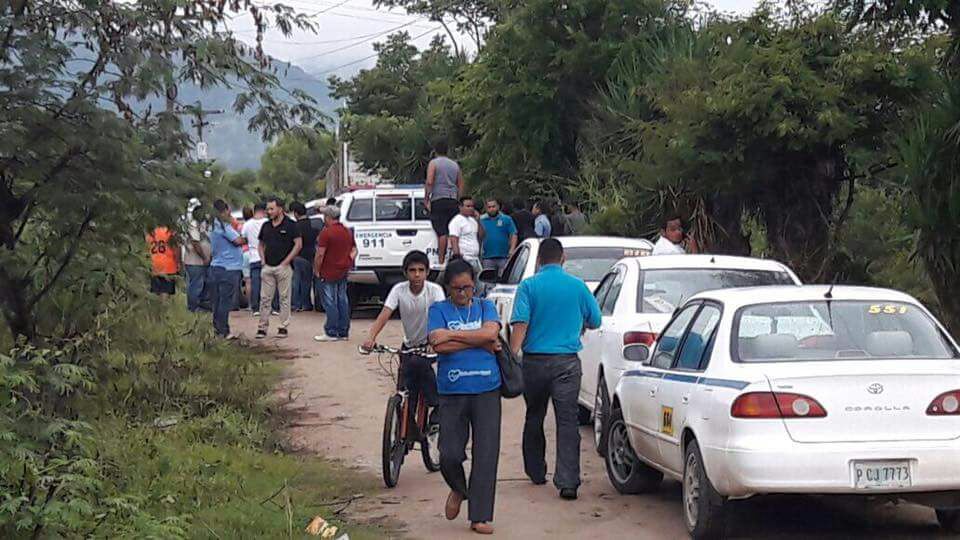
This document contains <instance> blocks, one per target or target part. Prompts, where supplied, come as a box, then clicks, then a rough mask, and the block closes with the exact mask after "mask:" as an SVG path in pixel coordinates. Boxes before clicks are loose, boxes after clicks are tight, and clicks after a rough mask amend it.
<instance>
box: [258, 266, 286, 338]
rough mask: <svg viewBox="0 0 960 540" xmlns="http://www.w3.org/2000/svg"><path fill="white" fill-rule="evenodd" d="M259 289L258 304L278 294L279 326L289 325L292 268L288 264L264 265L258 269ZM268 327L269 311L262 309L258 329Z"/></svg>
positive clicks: (263, 329) (265, 329) (262, 329)
mask: <svg viewBox="0 0 960 540" xmlns="http://www.w3.org/2000/svg"><path fill="white" fill-rule="evenodd" d="M260 278H261V289H260V304H261V305H263V304H265V303H266V302H267V301H268V300H270V298H271V297H275V295H276V294H277V293H278V292H279V294H280V328H286V327H287V326H289V325H290V292H291V290H292V287H291V285H292V282H293V268H291V267H290V265H286V264H284V265H281V266H264V267H263V268H262V269H261V271H260ZM269 327H270V312H269V311H267V310H266V309H264V310H263V311H261V312H260V323H259V325H258V327H257V329H258V330H261V331H263V332H266V331H267V328H269Z"/></svg>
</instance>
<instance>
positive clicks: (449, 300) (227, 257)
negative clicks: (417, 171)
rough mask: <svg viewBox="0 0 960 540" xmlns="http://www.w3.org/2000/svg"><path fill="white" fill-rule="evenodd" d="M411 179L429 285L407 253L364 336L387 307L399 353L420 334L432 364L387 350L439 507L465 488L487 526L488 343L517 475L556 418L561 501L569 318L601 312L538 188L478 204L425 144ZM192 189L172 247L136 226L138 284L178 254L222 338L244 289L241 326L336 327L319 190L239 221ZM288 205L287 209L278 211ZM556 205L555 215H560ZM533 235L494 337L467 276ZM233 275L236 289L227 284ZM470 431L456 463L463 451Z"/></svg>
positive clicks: (338, 262) (534, 470)
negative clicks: (422, 423)
mask: <svg viewBox="0 0 960 540" xmlns="http://www.w3.org/2000/svg"><path fill="white" fill-rule="evenodd" d="M435 153H436V157H435V158H434V159H433V160H432V161H431V162H430V164H429V167H428V173H427V181H426V189H425V191H426V201H427V202H426V204H427V208H428V209H429V211H430V219H431V223H432V226H433V228H434V230H435V232H436V234H437V237H438V244H439V251H438V255H439V257H438V258H439V262H440V263H441V264H442V265H445V270H444V272H443V279H442V281H443V285H444V287H445V290H444V287H441V286H440V285H439V284H436V283H432V282H430V281H428V280H427V276H428V275H429V273H430V270H431V265H430V260H429V258H428V257H427V255H426V254H425V253H423V252H421V251H411V252H410V253H408V254H407V255H406V257H405V258H404V260H403V273H404V276H405V277H406V281H403V282H401V283H398V284H397V285H395V286H394V287H393V288H392V289H391V291H390V293H389V294H388V295H387V296H386V298H385V299H384V302H383V308H382V310H381V312H380V314H379V316H378V317H377V319H376V320H375V321H374V322H373V324H372V326H371V328H370V331H369V334H368V335H367V337H366V339H365V341H364V343H363V345H362V346H363V347H365V348H367V349H372V348H373V347H374V346H375V345H376V340H377V337H378V336H379V334H380V332H381V331H382V330H383V328H384V327H385V326H386V324H387V322H388V321H389V320H390V318H391V317H392V316H393V314H394V313H395V312H397V311H399V313H400V318H401V324H402V326H403V331H404V348H405V350H407V351H409V350H420V349H421V348H423V347H426V346H429V347H431V348H432V349H433V350H434V351H435V352H436V353H437V354H438V360H437V368H436V369H437V371H436V373H435V372H434V368H433V367H432V365H431V362H430V361H429V360H427V359H426V358H425V357H424V356H422V355H420V354H418V353H410V352H407V353H402V354H401V368H400V371H401V379H402V380H403V381H404V384H405V385H406V387H407V389H408V390H409V391H410V392H411V397H412V399H417V396H418V395H419V393H421V392H422V393H423V396H424V401H425V403H426V404H427V406H428V407H430V408H431V414H430V420H429V421H430V422H431V423H433V424H435V425H439V429H440V442H439V447H440V469H441V472H442V475H443V478H444V480H445V481H446V483H447V484H448V486H449V487H450V493H449V495H448V497H447V500H446V504H445V515H446V517H447V518H448V519H451V520H452V519H455V518H456V517H457V516H458V515H459V513H460V508H461V506H462V503H463V502H464V501H468V506H469V510H468V517H469V521H470V524H471V525H470V527H471V529H472V530H473V531H475V532H477V533H480V534H490V533H492V532H493V527H492V525H491V522H492V521H493V513H494V501H495V497H496V477H497V468H498V462H499V456H500V417H501V393H500V387H501V383H502V381H501V372H500V369H499V363H498V360H497V355H498V354H502V353H503V351H504V347H505V346H506V347H508V348H509V351H510V352H512V353H513V354H520V353H522V354H523V363H522V372H523V380H524V391H523V397H524V401H525V403H526V420H525V422H524V426H523V438H522V448H523V466H524V471H525V472H526V474H527V476H528V477H529V479H530V481H531V482H532V483H534V484H536V485H542V484H545V483H546V478H547V464H546V458H545V456H546V438H545V435H544V429H543V425H544V420H545V417H546V412H547V404H548V403H550V402H552V403H553V408H554V414H555V417H556V425H557V430H556V438H557V440H556V447H557V452H556V460H557V463H556V466H555V472H554V475H553V483H554V486H555V487H556V489H557V490H558V492H559V495H560V497H562V498H564V499H576V498H577V491H578V488H579V486H580V482H581V478H580V433H579V430H578V418H577V416H578V415H577V393H578V390H579V388H580V379H581V376H582V372H581V365H580V359H579V357H578V353H579V351H580V350H581V348H582V345H581V341H580V337H581V334H582V332H583V329H584V328H597V327H598V326H599V325H600V309H599V306H598V305H597V301H596V299H595V298H594V296H593V294H592V293H591V291H590V290H589V288H588V287H587V286H586V284H585V283H584V282H583V281H582V280H580V279H579V278H577V277H575V276H573V275H571V274H568V273H567V272H566V271H565V270H564V269H563V263H564V253H563V246H562V244H561V242H560V241H558V240H557V239H555V238H552V237H553V236H558V235H565V234H582V233H583V232H584V230H585V228H586V226H587V220H586V217H585V216H584V215H583V214H582V213H581V212H580V210H579V209H578V208H576V206H575V205H567V209H566V210H567V211H566V212H563V213H560V215H558V214H557V213H554V212H553V211H552V208H551V207H550V205H549V204H548V203H547V202H545V201H534V202H532V203H531V204H527V203H526V202H525V201H523V200H518V201H514V202H513V204H512V205H511V208H510V211H509V213H507V212H505V211H504V210H505V209H504V208H503V205H502V204H501V202H500V201H499V200H498V199H496V198H489V199H487V200H485V201H484V205H483V213H482V214H481V212H480V211H479V209H478V208H476V206H475V201H474V199H473V198H472V197H470V196H469V195H466V194H464V192H463V189H464V185H463V174H462V172H461V170H460V167H459V165H458V164H457V163H456V162H455V161H454V160H452V159H450V158H448V157H447V156H446V144H445V143H443V142H442V141H441V142H439V143H437V144H436V148H435ZM201 208H202V205H201V203H200V201H197V200H192V201H191V202H190V206H189V208H188V210H189V211H188V220H187V227H186V230H187V235H186V238H185V241H184V242H182V246H181V247H182V255H181V254H179V253H178V250H177V249H175V248H174V245H175V242H174V240H173V238H174V236H173V233H172V232H171V230H170V229H168V228H166V227H157V228H156V229H154V230H152V231H150V233H149V234H148V235H147V242H148V246H149V250H150V255H151V262H152V268H153V278H152V280H151V290H152V291H153V292H155V293H156V294H159V295H161V296H169V295H172V294H174V293H175V283H176V281H175V279H174V277H175V275H176V274H178V273H179V271H180V264H181V263H182V264H183V270H184V271H185V273H186V277H187V307H188V309H189V310H190V311H210V312H211V313H212V318H213V326H214V330H215V333H216V334H217V335H218V336H222V337H225V338H228V339H232V338H234V337H236V336H235V334H233V333H232V332H231V331H230V325H229V315H230V312H231V311H233V310H236V309H238V308H239V306H240V302H239V298H238V295H239V292H240V291H241V290H244V291H246V295H247V296H248V302H247V304H248V306H249V310H250V311H251V312H252V314H253V315H254V316H255V317H258V319H259V320H258V327H257V332H256V338H258V339H259V338H264V337H266V336H267V335H268V332H269V329H270V318H271V316H277V317H278V321H277V325H278V328H277V334H276V335H277V337H286V336H287V335H288V327H289V325H290V320H291V312H292V311H309V310H313V309H320V308H321V307H322V309H323V310H324V311H325V312H326V323H325V325H324V327H323V333H321V334H318V335H317V336H315V337H314V339H315V340H316V341H318V342H331V341H341V340H346V339H348V337H349V332H350V314H351V306H350V303H349V300H348V295H347V275H348V273H349V271H350V270H351V268H353V266H354V262H355V259H356V256H357V247H356V244H355V243H354V239H353V235H352V233H351V232H350V231H349V230H347V228H346V227H344V225H343V224H342V223H340V221H339V218H340V210H339V208H338V207H337V206H336V205H335V201H334V200H328V201H327V204H326V205H325V206H324V207H322V208H321V210H320V213H321V214H322V215H323V220H322V222H321V221H320V220H317V219H310V218H309V217H308V215H307V210H306V207H305V206H304V205H303V204H302V203H299V202H293V203H291V204H290V205H289V207H285V206H284V202H283V201H282V200H280V199H278V198H276V197H272V198H269V199H267V200H266V201H264V202H262V203H257V204H255V205H253V207H252V208H245V209H244V211H243V217H244V222H243V223H242V225H241V224H240V223H238V222H237V220H234V219H233V218H232V216H231V211H230V207H229V205H228V204H227V203H226V202H225V201H223V200H216V201H214V202H213V210H214V214H213V217H212V218H210V219H203V218H202V217H201V216H202V215H203V213H202V212H201V211H200V210H201ZM290 213H292V216H293V217H292V218H291V217H290V215H289V214H290ZM561 215H562V217H560V216H561ZM534 237H538V238H543V241H542V242H541V244H540V248H539V250H538V261H537V266H538V271H537V273H536V274H535V275H534V276H532V277H530V278H527V279H525V280H523V281H522V282H521V283H520V285H519V286H518V288H517V291H516V296H515V300H514V305H513V312H512V316H511V326H512V332H511V333H510V342H509V344H507V343H504V342H502V341H501V339H500V337H499V336H500V330H501V321H500V318H499V315H498V313H497V310H496V308H495V306H494V304H493V303H492V302H491V301H489V300H486V299H485V298H482V295H481V294H478V293H480V292H482V289H480V288H479V287H478V277H479V274H480V272H481V271H483V270H493V271H496V272H497V273H502V271H503V269H504V267H505V266H506V262H507V260H508V259H509V257H510V255H511V254H512V253H513V251H514V250H515V249H516V248H517V246H518V244H519V243H520V242H522V241H524V240H525V239H527V238H534ZM684 246H687V249H695V246H693V245H691V243H690V239H689V238H688V237H687V235H686V234H685V232H684V227H683V221H682V220H681V218H680V217H679V216H668V217H666V218H665V219H664V220H663V222H662V225H661V231H660V239H659V240H658V241H657V243H656V245H655V248H654V253H655V254H677V253H684V252H686V249H685V247H684ZM241 283H243V285H244V286H243V287H241ZM471 439H472V441H473V443H472V444H473V446H472V450H471V461H472V464H471V470H470V476H469V478H467V477H466V473H465V471H464V467H463V463H464V461H465V460H466V459H467V453H466V445H467V443H468V441H469V440H471Z"/></svg>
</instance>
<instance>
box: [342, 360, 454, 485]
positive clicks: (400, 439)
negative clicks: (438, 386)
mask: <svg viewBox="0 0 960 540" xmlns="http://www.w3.org/2000/svg"><path fill="white" fill-rule="evenodd" d="M359 351H360V354H362V355H364V356H366V355H369V354H371V353H376V354H378V355H382V354H388V355H390V356H391V357H392V360H391V362H390V365H389V366H385V365H384V364H383V362H382V360H379V359H378V361H379V362H380V366H381V367H382V368H383V370H384V371H385V372H387V373H388V374H389V375H390V377H391V378H392V379H393V381H394V383H395V384H396V393H395V394H394V395H392V396H390V398H389V399H388V400H387V412H386V415H385V418H384V421H383V448H382V454H381V457H382V460H383V482H384V484H386V486H387V487H388V488H392V487H395V486H396V485H397V481H398V480H399V478H400V467H401V466H402V465H403V460H404V458H405V457H406V455H407V454H408V453H409V452H410V451H411V450H413V449H414V447H415V446H416V445H417V444H419V445H420V454H421V457H422V458H423V465H424V467H426V468H427V471H429V472H437V471H439V470H440V427H439V426H437V425H429V426H428V425H427V420H428V419H427V406H426V403H425V402H424V400H423V392H422V391H421V392H420V394H419V396H418V399H417V403H416V406H415V407H413V408H411V407H410V399H409V397H410V392H409V390H407V388H406V386H405V385H404V382H403V380H401V377H400V376H399V373H400V371H399V367H400V355H401V354H415V355H420V356H423V357H425V358H429V359H433V358H436V357H437V355H436V353H430V352H427V347H426V346H424V347H415V348H409V349H407V348H402V349H395V348H393V347H387V346H385V345H377V346H375V347H374V348H372V349H370V350H367V349H364V348H363V346H360V347H359ZM411 421H412V422H415V423H416V429H415V430H414V429H411V425H410V423H411Z"/></svg>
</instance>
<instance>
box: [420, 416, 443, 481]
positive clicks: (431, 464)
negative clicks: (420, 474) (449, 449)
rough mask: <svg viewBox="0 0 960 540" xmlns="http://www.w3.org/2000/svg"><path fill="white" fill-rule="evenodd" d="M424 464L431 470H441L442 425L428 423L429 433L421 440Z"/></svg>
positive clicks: (421, 453)
mask: <svg viewBox="0 0 960 540" xmlns="http://www.w3.org/2000/svg"><path fill="white" fill-rule="evenodd" d="M420 455H421V457H423V466H424V467H426V468H427V470H428V471H430V472H437V471H439V470H440V425H439V424H427V435H426V437H424V438H423V439H422V440H421V441H420Z"/></svg>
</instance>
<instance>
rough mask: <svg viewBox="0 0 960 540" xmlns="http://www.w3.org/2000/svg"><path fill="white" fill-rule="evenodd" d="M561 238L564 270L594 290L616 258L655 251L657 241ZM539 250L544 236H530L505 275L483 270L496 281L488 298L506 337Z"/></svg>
mask: <svg viewBox="0 0 960 540" xmlns="http://www.w3.org/2000/svg"><path fill="white" fill-rule="evenodd" d="M557 240H559V241H560V243H561V244H563V253H564V256H565V257H566V262H565V263H563V268H564V270H566V271H567V272H570V273H571V274H573V275H574V276H577V277H578V278H580V279H582V280H583V281H585V282H586V283H587V286H588V287H590V290H591V291H592V290H594V289H596V287H597V284H598V283H600V278H602V277H603V275H604V274H606V273H607V270H609V269H610V267H611V266H613V264H614V263H615V262H617V261H619V260H620V259H622V258H624V257H636V256H640V255H649V254H650V252H651V251H653V244H652V243H651V242H650V241H649V240H644V239H640V238H620V237H616V236H560V237H557ZM539 250H540V239H539V238H528V239H526V240H524V241H523V242H521V243H520V245H519V246H517V249H516V250H515V251H514V252H513V255H512V256H511V257H510V260H509V261H508V262H507V266H506V267H505V268H504V269H503V274H502V275H500V276H497V275H496V272H494V271H491V270H488V271H484V272H483V273H481V274H480V279H481V280H482V281H484V282H486V283H488V284H492V285H494V286H493V287H492V289H491V290H490V291H489V292H488V293H487V298H488V299H489V300H491V301H493V303H494V304H495V305H496V306H497V313H499V314H500V320H501V321H502V323H503V324H502V328H503V330H501V332H502V333H503V337H504V339H509V338H510V316H511V315H512V314H513V297H514V295H515V294H516V292H517V285H519V284H520V282H521V281H523V280H524V279H526V278H528V277H530V276H532V275H533V274H534V273H536V271H537V255H538V254H539Z"/></svg>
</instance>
